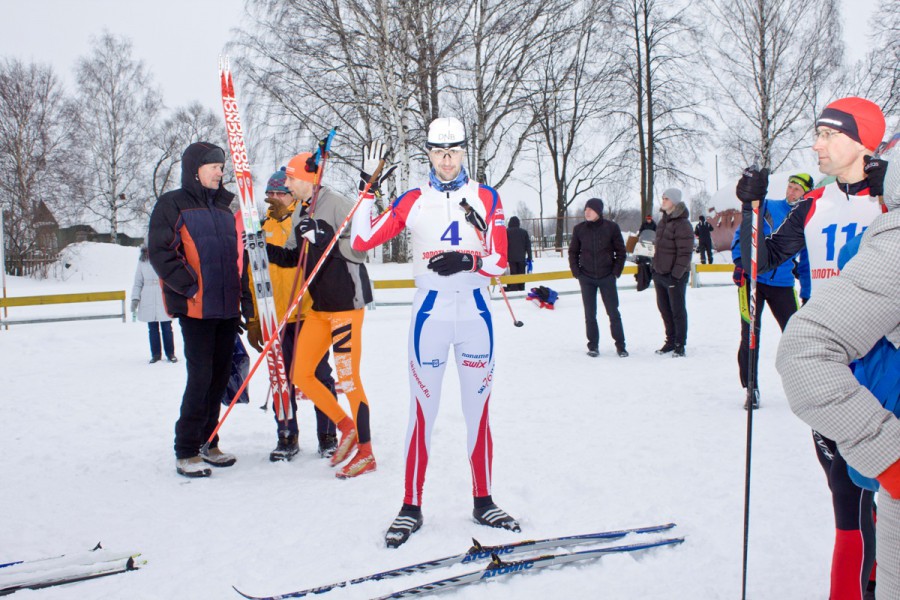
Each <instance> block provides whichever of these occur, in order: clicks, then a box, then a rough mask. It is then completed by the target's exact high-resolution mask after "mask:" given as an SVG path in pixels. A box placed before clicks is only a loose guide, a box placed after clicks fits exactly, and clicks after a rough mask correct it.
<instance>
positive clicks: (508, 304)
mask: <svg viewBox="0 0 900 600" xmlns="http://www.w3.org/2000/svg"><path fill="white" fill-rule="evenodd" d="M500 293H501V294H503V299H504V300H505V301H506V308H508V309H509V316H511V317H512V320H513V325H515V326H516V327H521V326H522V325H524V324H525V323H523V322H522V321H520V320H518V319H516V314H515V313H514V312H513V309H512V305H511V304H510V303H509V298H507V297H506V290H504V289H503V286H502V285H501V286H500Z"/></svg>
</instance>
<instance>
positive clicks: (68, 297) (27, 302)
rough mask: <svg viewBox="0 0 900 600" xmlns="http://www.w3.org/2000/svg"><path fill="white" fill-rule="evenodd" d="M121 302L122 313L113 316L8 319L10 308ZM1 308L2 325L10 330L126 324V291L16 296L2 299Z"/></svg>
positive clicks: (0, 322) (0, 321)
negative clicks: (103, 321)
mask: <svg viewBox="0 0 900 600" xmlns="http://www.w3.org/2000/svg"><path fill="white" fill-rule="evenodd" d="M117 300H118V301H121V302H122V311H121V312H117V313H113V314H103V315H87V316H70V317H46V318H39V319H15V320H10V319H8V318H7V312H8V309H10V308H15V307H22V306H43V305H47V304H74V303H78V302H110V301H117ZM0 308H2V309H3V315H4V318H3V319H0V325H3V326H4V327H6V328H7V329H9V326H10V325H20V324H25V323H54V322H57V321H88V320H94V319H119V318H120V319H122V322H123V323H124V322H125V314H126V313H125V290H119V291H115V292H84V293H80V294H44V295H41V296H15V297H9V298H0Z"/></svg>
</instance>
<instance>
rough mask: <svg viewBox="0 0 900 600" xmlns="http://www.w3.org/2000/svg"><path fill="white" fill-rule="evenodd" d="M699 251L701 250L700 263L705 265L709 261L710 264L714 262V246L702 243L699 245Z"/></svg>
mask: <svg viewBox="0 0 900 600" xmlns="http://www.w3.org/2000/svg"><path fill="white" fill-rule="evenodd" d="M697 251H698V252H700V264H702V265H705V264H706V263H707V262H708V263H709V264H713V261H712V246H707V245H706V244H700V245H699V246H697Z"/></svg>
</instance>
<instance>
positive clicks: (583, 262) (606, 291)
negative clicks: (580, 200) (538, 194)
mask: <svg viewBox="0 0 900 600" xmlns="http://www.w3.org/2000/svg"><path fill="white" fill-rule="evenodd" d="M584 219H585V220H584V221H583V222H581V223H579V224H578V225H576V226H575V229H573V230H572V242H571V243H570V244H569V268H570V269H571V270H572V275H573V276H574V277H575V278H576V279H578V283H579V284H580V285H581V300H582V302H584V323H585V328H586V329H587V339H588V343H587V347H588V352H587V353H588V356H599V354H600V352H599V349H598V347H599V342H600V328H599V327H598V326H597V291H599V292H600V298H601V299H602V300H603V306H604V308H606V315H607V316H608V317H609V329H610V334H611V335H612V338H613V340H614V341H615V343H616V353H617V354H618V355H619V356H620V357H622V358H625V357H626V356H628V352H627V351H626V350H625V331H624V330H623V329H622V316H621V315H620V314H619V292H618V290H617V289H616V279H618V278H619V276H621V275H622V269H624V268H625V240H624V239H623V238H622V230H621V229H619V226H618V225H617V224H615V223H613V222H612V221H610V220H608V219H604V218H603V200H601V199H600V198H591V199H590V200H588V201H587V202H586V203H585V205H584Z"/></svg>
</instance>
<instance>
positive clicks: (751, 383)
mask: <svg viewBox="0 0 900 600" xmlns="http://www.w3.org/2000/svg"><path fill="white" fill-rule="evenodd" d="M761 205H762V201H757V202H756V203H755V206H754V207H753V223H751V226H752V229H751V237H752V240H753V242H752V246H751V248H750V279H749V281H748V282H747V284H748V285H749V293H748V294H747V304H748V306H749V313H750V315H749V316H750V340H749V342H750V343H749V352H747V360H748V361H749V363H750V364H749V365H747V449H746V462H745V465H744V556H743V564H742V568H741V572H742V575H741V600H746V598H747V554H748V548H749V534H750V464H751V460H750V459H751V456H752V450H753V412H754V399H755V394H756V370H757V369H756V355H757V352H758V350H757V345H758V341H759V335H758V333H759V324H758V321H757V319H756V311H757V309H758V307H759V305H758V300H759V286H758V285H757V274H758V263H757V258H758V255H759V244H760V243H765V239H762V240H760V232H761V231H762V216H763V212H764V211H765V209H764V208H763V207H762V206H761Z"/></svg>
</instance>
